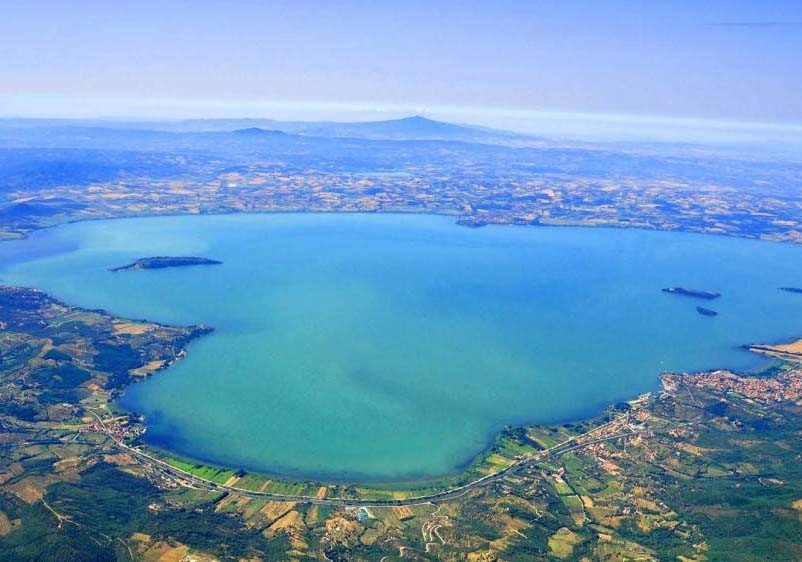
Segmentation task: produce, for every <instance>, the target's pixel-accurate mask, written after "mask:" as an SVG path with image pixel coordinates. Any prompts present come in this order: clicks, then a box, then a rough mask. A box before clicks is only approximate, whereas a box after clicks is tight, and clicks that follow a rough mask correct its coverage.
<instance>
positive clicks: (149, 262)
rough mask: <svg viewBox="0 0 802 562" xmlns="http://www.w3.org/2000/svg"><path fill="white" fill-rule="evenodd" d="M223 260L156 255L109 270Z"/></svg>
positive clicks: (175, 265)
mask: <svg viewBox="0 0 802 562" xmlns="http://www.w3.org/2000/svg"><path fill="white" fill-rule="evenodd" d="M222 263H223V262H221V261H217V260H210V259H209V258H197V257H193V256H178V257H171V256H155V257H152V258H139V259H138V260H136V261H133V262H131V263H129V264H128V265H122V266H120V267H112V268H111V269H110V270H109V271H115V272H116V271H128V270H132V269H165V268H168V267H186V266H189V265H220V264H222Z"/></svg>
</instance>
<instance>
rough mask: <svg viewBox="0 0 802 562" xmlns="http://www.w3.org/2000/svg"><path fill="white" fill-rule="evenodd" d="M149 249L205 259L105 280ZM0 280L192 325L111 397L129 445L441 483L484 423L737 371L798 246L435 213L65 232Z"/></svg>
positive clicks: (797, 265)
mask: <svg viewBox="0 0 802 562" xmlns="http://www.w3.org/2000/svg"><path fill="white" fill-rule="evenodd" d="M156 255H195V256H203V257H208V258H214V259H218V260H221V261H223V262H224V263H223V265H221V266H212V267H189V268H177V269H166V270H154V271H129V272H121V273H111V272H109V271H108V268H110V267H113V266H119V265H123V264H126V263H128V262H130V261H131V260H133V259H136V258H139V257H145V256H156ZM0 279H2V281H3V282H4V283H7V284H18V285H25V286H33V287H38V288H41V289H43V290H45V291H47V292H49V293H51V294H52V295H54V296H56V297H58V298H60V299H62V300H64V301H67V302H69V303H71V304H75V305H80V306H84V307H90V308H104V309H106V310H108V311H110V312H112V313H114V314H117V315H121V316H126V317H131V318H147V319H150V320H155V321H160V322H166V323H173V324H196V323H201V322H203V323H206V324H209V325H211V326H213V327H214V328H215V330H216V331H215V332H214V333H213V334H211V335H209V336H207V337H204V338H201V339H200V340H198V341H196V342H194V343H193V344H192V345H191V346H190V350H189V356H188V357H187V358H186V359H185V360H183V361H180V362H179V363H177V364H176V365H175V366H174V367H171V368H170V369H168V370H167V371H165V372H162V373H159V374H157V375H156V376H154V377H152V378H150V379H148V380H147V381H146V382H143V383H140V384H136V385H133V386H132V387H130V388H129V389H128V390H127V391H126V392H125V394H124V396H123V397H122V404H123V405H124V406H125V407H127V408H130V409H134V410H136V411H139V412H143V413H145V414H146V416H147V423H148V424H149V431H148V433H147V438H148V439H149V440H150V441H151V442H152V443H154V444H156V445H160V446H164V447H167V448H170V449H172V450H175V451H177V452H180V453H183V454H186V455H189V456H192V457H194V458H197V459H200V460H206V461H211V462H217V463H221V464H224V465H227V466H235V467H239V466H241V467H245V468H248V469H254V470H261V471H266V472H278V473H282V474H287V475H293V476H319V477H331V478H336V479H345V480H349V479H378V480H380V479H407V478H415V477H422V476H433V475H440V474H445V473H448V472H451V471H454V470H456V469H457V468H458V467H460V466H461V465H463V464H464V463H465V462H467V461H469V460H470V459H471V458H472V457H473V456H474V455H475V454H477V453H479V452H480V451H481V450H482V449H483V448H484V447H485V446H486V445H487V443H488V441H489V439H490V438H491V437H492V435H493V434H494V432H496V431H497V430H498V429H499V428H501V427H502V426H503V425H505V424H520V423H524V422H529V421H537V422H551V421H560V420H565V419H570V418H576V417H580V416H583V415H588V414H591V413H595V412H598V411H599V410H600V409H601V408H603V407H604V406H605V405H606V404H608V403H610V402H612V401H616V400H620V399H625V398H631V397H634V396H635V395H637V394H638V393H641V392H646V391H653V390H656V389H657V387H658V376H659V374H660V373H661V372H663V371H667V370H671V371H678V370H696V369H703V368H710V367H724V366H726V367H730V368H736V369H749V368H754V367H756V366H758V365H759V364H760V361H761V360H760V359H759V358H758V357H756V356H753V355H752V354H749V353H748V352H745V351H743V350H741V349H740V346H741V345H743V344H746V343H750V342H771V341H776V340H785V339H788V338H790V337H792V336H795V335H800V334H802V296H800V295H795V294H791V293H786V292H782V291H779V290H778V289H777V288H778V287H781V286H802V247H795V246H791V245H783V244H773V243H766V242H755V241H749V240H739V239H733V238H725V237H715V236H700V235H689V234H680V233H665V232H646V231H637V230H607V229H581V228H533V227H532V228H528V227H493V226H491V227H486V228H482V229H467V228H462V227H458V226H456V225H454V224H453V219H450V218H445V217H434V216H413V215H306V214H289V215H230V216H204V217H161V218H142V219H126V220H114V221H101V222H84V223H78V224H71V225H67V226H63V227H59V228H54V229H48V230H43V231H38V232H36V233H34V234H33V235H32V236H31V237H30V238H28V239H26V240H22V241H15V242H5V243H2V244H0ZM669 286H685V287H691V288H697V289H705V290H711V291H718V292H721V293H722V294H723V296H722V297H721V298H720V299H718V300H716V301H710V302H707V301H696V300H694V299H690V298H687V297H680V296H672V295H666V294H663V293H662V292H661V291H660V289H661V288H663V287H669ZM697 305H702V306H706V307H709V308H713V309H715V310H717V311H718V312H719V316H718V317H715V318H709V317H705V316H701V315H699V314H698V313H697V312H696V306H697Z"/></svg>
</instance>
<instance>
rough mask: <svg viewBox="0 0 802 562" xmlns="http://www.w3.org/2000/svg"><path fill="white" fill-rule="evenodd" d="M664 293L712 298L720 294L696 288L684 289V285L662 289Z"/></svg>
mask: <svg viewBox="0 0 802 562" xmlns="http://www.w3.org/2000/svg"><path fill="white" fill-rule="evenodd" d="M663 292H664V293H669V294H672V295H680V296H683V297H691V298H694V299H704V300H713V299H717V298H719V297H720V296H721V293H714V292H712V291H700V290H698V289H686V288H685V287H669V288H667V289H663Z"/></svg>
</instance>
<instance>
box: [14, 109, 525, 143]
mask: <svg viewBox="0 0 802 562" xmlns="http://www.w3.org/2000/svg"><path fill="white" fill-rule="evenodd" d="M61 126H70V127H78V128H103V129H126V130H140V131H144V130H150V131H160V132H173V133H211V132H236V133H237V134H238V135H240V136H248V135H250V136H260V135H264V134H265V133H272V134H275V133H277V132H280V133H288V134H293V135H301V136H308V137H322V138H351V139H366V140H446V141H461V142H472V143H486V144H528V143H533V142H537V141H538V140H539V139H538V138H537V137H533V136H529V135H525V134H522V133H515V132H510V131H502V130H498V129H489V128H485V127H478V126H474V125H457V124H453V123H445V122H443V121H436V120H434V119H428V118H426V117H422V116H419V115H416V116H413V117H405V118H403V119H391V120H386V121H363V122H352V123H349V122H336V121H278V120H274V119H253V118H250V119H190V120H183V121H123V120H58V119H45V120H39V119H2V120H0V129H2V128H6V129H8V128H11V129H29V128H37V127H61Z"/></svg>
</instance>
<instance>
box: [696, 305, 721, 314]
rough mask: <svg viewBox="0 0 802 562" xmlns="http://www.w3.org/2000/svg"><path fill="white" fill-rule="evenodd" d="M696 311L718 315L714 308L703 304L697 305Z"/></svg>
mask: <svg viewBox="0 0 802 562" xmlns="http://www.w3.org/2000/svg"><path fill="white" fill-rule="evenodd" d="M696 312H698V313H699V314H701V315H702V316H718V312H716V311H715V310H711V309H709V308H705V307H703V306H697V307H696Z"/></svg>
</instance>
